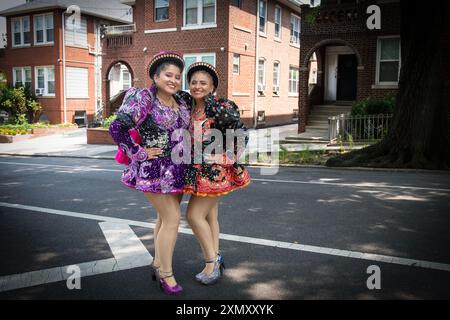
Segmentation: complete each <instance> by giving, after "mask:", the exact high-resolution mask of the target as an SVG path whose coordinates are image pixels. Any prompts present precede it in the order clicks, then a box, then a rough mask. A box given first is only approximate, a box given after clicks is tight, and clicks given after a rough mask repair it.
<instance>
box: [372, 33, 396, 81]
mask: <svg viewBox="0 0 450 320" xmlns="http://www.w3.org/2000/svg"><path fill="white" fill-rule="evenodd" d="M377 47H378V48H377V84H382V85H383V84H384V85H397V84H398V80H399V75H400V67H401V48H400V47H401V45H400V38H399V37H389V38H379V39H378V46H377Z"/></svg>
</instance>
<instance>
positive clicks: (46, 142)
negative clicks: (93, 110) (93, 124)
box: [0, 128, 117, 159]
mask: <svg viewBox="0 0 450 320" xmlns="http://www.w3.org/2000/svg"><path fill="white" fill-rule="evenodd" d="M116 150H117V146H113V145H96V144H87V143H86V128H80V129H78V130H75V131H72V132H68V133H64V134H55V135H49V136H44V137H37V138H31V139H28V140H23V141H18V142H14V143H2V144H0V154H3V155H24V156H54V157H74V158H98V159H114V156H115V153H116Z"/></svg>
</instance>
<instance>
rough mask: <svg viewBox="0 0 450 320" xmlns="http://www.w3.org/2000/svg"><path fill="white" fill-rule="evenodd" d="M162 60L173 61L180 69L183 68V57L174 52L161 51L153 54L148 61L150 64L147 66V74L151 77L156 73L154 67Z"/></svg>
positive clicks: (156, 67)
mask: <svg viewBox="0 0 450 320" xmlns="http://www.w3.org/2000/svg"><path fill="white" fill-rule="evenodd" d="M164 62H173V63H174V64H175V65H177V66H178V67H179V68H180V69H181V70H183V68H184V60H183V58H182V57H181V56H180V55H179V54H178V53H176V52H169V51H162V52H160V53H157V54H156V55H154V56H153V58H152V61H150V65H149V67H148V74H149V76H150V78H151V79H153V76H154V75H155V73H156V69H158V66H160V65H161V64H162V63H164Z"/></svg>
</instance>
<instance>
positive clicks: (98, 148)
mask: <svg viewBox="0 0 450 320" xmlns="http://www.w3.org/2000/svg"><path fill="white" fill-rule="evenodd" d="M249 131H250V133H251V135H252V137H253V135H254V134H255V133H256V135H255V136H254V137H255V138H256V137H257V139H254V138H252V140H251V141H250V145H249V147H250V146H252V147H253V148H256V147H257V143H258V141H259V144H260V148H259V151H269V150H270V147H271V145H272V144H273V143H274V141H273V140H274V139H277V140H284V139H285V138H286V137H287V136H292V135H294V134H296V133H297V124H289V125H284V126H278V127H271V128H261V129H256V130H255V129H250V130H249ZM261 144H263V145H265V148H261ZM306 146H308V148H309V149H310V150H313V149H316V148H320V149H322V148H324V145H319V144H317V145H313V144H311V145H310V144H308V145H300V144H289V145H288V146H286V147H287V149H288V150H291V151H292V150H304V149H305V148H306ZM116 151H117V146H114V145H98V144H87V142H86V128H80V129H77V130H75V131H72V132H68V133H64V134H55V135H49V136H44V137H36V138H31V139H27V140H23V141H18V142H14V143H2V144H0V155H23V156H54V157H73V158H94V159H114V156H115V154H116Z"/></svg>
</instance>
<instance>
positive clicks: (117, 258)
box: [0, 211, 153, 292]
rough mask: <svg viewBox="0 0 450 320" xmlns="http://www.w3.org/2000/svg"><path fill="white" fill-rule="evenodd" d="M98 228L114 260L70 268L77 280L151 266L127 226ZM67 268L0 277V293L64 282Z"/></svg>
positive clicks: (147, 255) (145, 253)
mask: <svg viewBox="0 0 450 320" xmlns="http://www.w3.org/2000/svg"><path fill="white" fill-rule="evenodd" d="M41 212H42V211H41ZM94 220H96V219H94ZM100 228H101V229H102V231H103V234H104V236H105V238H106V241H107V242H108V244H109V247H110V248H111V251H112V253H113V255H114V258H109V259H103V260H94V261H89V262H83V263H78V264H74V265H76V266H78V267H79V268H80V277H81V278H83V277H90V276H95V275H99V274H105V273H110V272H117V271H122V270H128V269H133V268H139V267H145V266H149V265H150V264H151V263H152V261H153V257H152V255H151V254H150V253H149V252H148V251H147V249H146V248H145V246H144V245H143V243H142V242H141V240H139V238H138V237H137V236H136V234H135V233H134V232H133V230H132V229H131V228H130V226H129V225H128V224H126V223H123V222H122V223H115V222H101V223H100ZM70 266H71V265H67V266H62V267H55V268H49V269H43V270H38V271H31V272H25V273H19V274H12V275H7V276H2V277H0V292H3V291H10V290H16V289H22V288H28V287H33V286H38V285H43V284H47V283H54V282H59V281H64V280H67V279H68V278H69V276H71V275H72V273H71V272H68V268H69V267H70Z"/></svg>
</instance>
